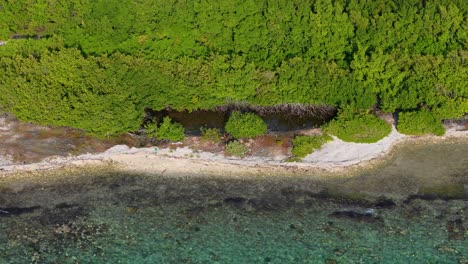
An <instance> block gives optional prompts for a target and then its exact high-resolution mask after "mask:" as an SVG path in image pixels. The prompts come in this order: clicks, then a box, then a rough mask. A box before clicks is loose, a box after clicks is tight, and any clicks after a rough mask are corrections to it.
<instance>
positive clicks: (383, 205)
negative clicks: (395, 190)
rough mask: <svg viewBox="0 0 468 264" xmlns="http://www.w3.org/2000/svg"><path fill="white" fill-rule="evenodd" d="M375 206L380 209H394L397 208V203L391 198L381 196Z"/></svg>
mask: <svg viewBox="0 0 468 264" xmlns="http://www.w3.org/2000/svg"><path fill="white" fill-rule="evenodd" d="M374 206H375V207H377V208H379V209H393V208H395V206H396V204H395V202H394V201H392V200H391V199H388V198H385V197H381V198H379V199H378V200H377V201H376V202H375V205H374Z"/></svg>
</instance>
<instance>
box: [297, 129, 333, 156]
mask: <svg viewBox="0 0 468 264" xmlns="http://www.w3.org/2000/svg"><path fill="white" fill-rule="evenodd" d="M331 140H333V138H332V137H330V136H329V135H327V134H323V135H316V136H297V137H295V138H294V140H293V149H292V150H291V153H292V154H293V155H294V156H295V157H298V158H304V157H305V156H307V155H308V154H310V153H312V152H314V150H316V149H320V148H321V147H322V145H323V144H325V143H327V142H329V141H331Z"/></svg>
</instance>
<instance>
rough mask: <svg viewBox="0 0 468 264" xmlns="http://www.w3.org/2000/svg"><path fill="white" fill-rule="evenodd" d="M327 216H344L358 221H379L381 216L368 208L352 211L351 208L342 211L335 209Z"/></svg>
mask: <svg viewBox="0 0 468 264" xmlns="http://www.w3.org/2000/svg"><path fill="white" fill-rule="evenodd" d="M328 216H330V217H335V218H345V219H350V220H354V221H358V222H367V223H372V222H380V221H382V218H380V217H378V216H377V215H376V214H375V212H374V210H372V209H368V210H366V211H363V212H359V211H353V210H343V211H335V212H333V213H331V214H329V215H328Z"/></svg>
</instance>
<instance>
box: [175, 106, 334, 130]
mask: <svg viewBox="0 0 468 264" xmlns="http://www.w3.org/2000/svg"><path fill="white" fill-rule="evenodd" d="M168 116H169V117H170V118H171V119H173V120H174V121H176V122H179V123H181V124H182V125H183V126H184V128H185V131H186V133H188V134H192V135H199V134H200V127H209V128H211V127H213V128H220V129H223V128H224V125H225V123H226V122H227V120H228V118H229V113H227V112H222V111H208V110H201V111H193V112H176V111H173V112H169V113H168ZM260 117H261V118H262V119H263V121H265V123H266V124H267V127H268V130H269V131H270V132H291V131H295V130H301V129H309V128H314V127H319V126H320V125H322V124H324V123H325V122H327V121H329V120H331V119H332V118H333V117H334V115H333V113H332V114H329V115H323V116H318V115H314V114H309V115H303V116H302V115H284V114H279V113H272V114H262V115H260Z"/></svg>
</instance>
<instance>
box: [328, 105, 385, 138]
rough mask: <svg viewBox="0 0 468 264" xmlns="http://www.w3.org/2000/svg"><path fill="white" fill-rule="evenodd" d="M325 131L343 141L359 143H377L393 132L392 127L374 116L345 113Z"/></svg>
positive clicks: (329, 124)
mask: <svg viewBox="0 0 468 264" xmlns="http://www.w3.org/2000/svg"><path fill="white" fill-rule="evenodd" d="M324 130H325V132H326V133H329V134H332V135H335V136H337V137H338V138H339V139H341V140H343V141H346V142H358V143H374V142H377V141H379V140H381V139H382V138H384V137H385V136H387V135H388V134H390V132H391V131H392V130H391V127H390V125H388V124H387V123H385V121H383V120H382V119H380V118H378V117H376V116H374V115H371V114H354V113H343V112H342V113H340V114H339V115H338V117H337V118H336V119H334V120H333V121H331V122H330V123H328V124H327V125H325V127H324Z"/></svg>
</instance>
